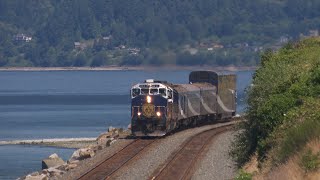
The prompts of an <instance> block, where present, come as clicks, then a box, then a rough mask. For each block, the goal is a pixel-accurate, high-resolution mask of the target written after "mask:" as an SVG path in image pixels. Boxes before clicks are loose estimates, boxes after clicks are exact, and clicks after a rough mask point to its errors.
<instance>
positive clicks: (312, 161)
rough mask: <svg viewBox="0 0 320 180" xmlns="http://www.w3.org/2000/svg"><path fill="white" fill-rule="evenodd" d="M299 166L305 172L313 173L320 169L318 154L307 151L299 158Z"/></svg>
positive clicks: (319, 156)
mask: <svg viewBox="0 0 320 180" xmlns="http://www.w3.org/2000/svg"><path fill="white" fill-rule="evenodd" d="M300 165H301V166H302V168H303V169H304V170H305V172H310V171H315V170H317V169H318V168H319V167H320V152H319V153H317V154H313V153H312V151H311V149H308V150H307V151H306V152H305V153H304V154H303V155H302V157H301V163H300Z"/></svg>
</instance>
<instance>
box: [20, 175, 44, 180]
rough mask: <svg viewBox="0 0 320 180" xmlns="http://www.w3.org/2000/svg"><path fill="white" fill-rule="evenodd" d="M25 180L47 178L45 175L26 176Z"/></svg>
mask: <svg viewBox="0 0 320 180" xmlns="http://www.w3.org/2000/svg"><path fill="white" fill-rule="evenodd" d="M25 180H48V176H46V175H45V174H40V175H36V176H32V175H28V176H26V178H25Z"/></svg>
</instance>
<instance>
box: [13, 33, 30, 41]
mask: <svg viewBox="0 0 320 180" xmlns="http://www.w3.org/2000/svg"><path fill="white" fill-rule="evenodd" d="M13 40H14V41H20V42H30V41H31V40H32V37H31V36H27V35H25V34H16V35H14V36H13Z"/></svg>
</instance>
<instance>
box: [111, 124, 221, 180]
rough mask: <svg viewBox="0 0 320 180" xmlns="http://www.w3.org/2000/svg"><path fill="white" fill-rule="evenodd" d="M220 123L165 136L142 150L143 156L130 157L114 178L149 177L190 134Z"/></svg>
mask: <svg viewBox="0 0 320 180" xmlns="http://www.w3.org/2000/svg"><path fill="white" fill-rule="evenodd" d="M219 126H222V124H215V125H207V126H202V127H197V128H192V129H187V130H184V131H181V132H178V133H175V134H173V135H171V136H167V137H165V138H162V139H160V140H158V142H156V143H154V144H152V145H151V146H150V147H149V148H148V150H146V151H144V154H143V156H137V157H135V158H134V159H132V160H131V161H130V162H129V163H128V164H127V165H126V166H125V167H124V168H122V169H121V170H119V171H117V172H116V173H115V174H114V175H113V178H114V179H128V180H129V179H149V178H150V176H151V175H152V173H153V172H154V171H155V170H156V169H157V168H158V167H159V166H160V165H162V164H164V163H165V162H166V160H167V159H168V158H169V157H170V155H171V154H172V153H174V152H175V151H177V150H178V148H179V146H181V145H182V144H183V142H184V141H186V140H187V139H188V138H190V137H191V136H193V135H195V134H197V133H200V132H203V131H205V130H208V129H211V128H213V127H219Z"/></svg>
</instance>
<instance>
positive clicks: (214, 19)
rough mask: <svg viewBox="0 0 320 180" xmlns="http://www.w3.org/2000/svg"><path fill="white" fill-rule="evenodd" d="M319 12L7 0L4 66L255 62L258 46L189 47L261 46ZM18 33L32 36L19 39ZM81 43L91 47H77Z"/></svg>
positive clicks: (230, 0) (133, 1)
mask: <svg viewBox="0 0 320 180" xmlns="http://www.w3.org/2000/svg"><path fill="white" fill-rule="evenodd" d="M319 10H320V2H318V1H316V0H310V1H308V3H306V2H305V1H303V0H290V1H289V0H283V1H278V0H271V1H264V0H256V1H253V0H243V1H241V2H239V1H237V0H225V1H220V0H212V1H207V0H188V1H182V0H171V1H167V0H159V1H156V2H155V1H148V0H130V1H127V0H70V1H62V0H58V1H57V0H32V1H19V0H4V1H1V2H0V65H1V66H101V65H110V64H114V65H143V64H167V63H171V64H178V65H194V64H197V65H202V64H209V65H256V64H257V63H258V60H257V59H258V58H257V53H256V52H243V51H242V50H241V49H237V48H227V49H226V48H225V49H224V50H217V51H214V52H207V51H200V52H199V53H197V54H190V53H187V52H188V51H185V49H184V48H183V47H184V46H185V45H190V46H191V47H195V48H198V45H199V43H200V42H216V43H219V44H223V45H225V46H226V45H230V44H231V45H232V44H236V43H243V42H245V43H247V44H249V45H250V46H255V45H256V44H268V43H272V42H274V41H275V40H277V39H278V38H279V37H280V36H281V35H284V34H285V35H288V36H290V37H298V35H299V34H300V33H303V32H306V31H307V30H309V29H315V28H318V26H319V25H318V22H319V20H320V18H319V17H320V16H319V15H320V11H319ZM19 33H24V34H27V35H30V36H32V41H31V42H28V43H23V42H16V41H13V37H14V36H15V35H16V34H19ZM103 37H111V39H109V40H108V41H107V42H104V41H103ZM74 42H80V43H82V44H83V45H84V48H81V49H76V48H75V45H74ZM121 45H124V46H126V47H132V48H139V49H141V51H140V52H139V53H138V54H134V55H132V54H130V53H128V52H127V51H126V50H125V49H124V50H122V51H121V50H118V49H116V48H117V47H119V46H121ZM225 51H227V53H226V52H225ZM164 54H170V56H169V59H170V61H169V60H168V59H163V56H164ZM225 54H227V55H225ZM165 57H166V56H165ZM182 57H184V59H182ZM191 59H193V60H191Z"/></svg>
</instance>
